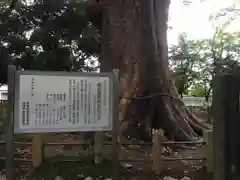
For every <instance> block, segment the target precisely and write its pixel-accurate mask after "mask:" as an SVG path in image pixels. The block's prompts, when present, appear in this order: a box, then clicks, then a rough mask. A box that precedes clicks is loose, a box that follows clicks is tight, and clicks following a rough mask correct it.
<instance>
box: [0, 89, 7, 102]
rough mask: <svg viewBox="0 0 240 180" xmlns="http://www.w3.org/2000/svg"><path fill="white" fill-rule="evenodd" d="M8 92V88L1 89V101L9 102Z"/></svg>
mask: <svg viewBox="0 0 240 180" xmlns="http://www.w3.org/2000/svg"><path fill="white" fill-rule="evenodd" d="M7 95H8V90H7V87H6V86H1V87H0V101H1V100H7Z"/></svg>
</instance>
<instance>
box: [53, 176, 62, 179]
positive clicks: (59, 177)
mask: <svg viewBox="0 0 240 180" xmlns="http://www.w3.org/2000/svg"><path fill="white" fill-rule="evenodd" d="M54 180H64V179H63V177H61V176H56V177H55V178H54Z"/></svg>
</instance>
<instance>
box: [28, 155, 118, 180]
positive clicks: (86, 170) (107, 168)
mask: <svg viewBox="0 0 240 180" xmlns="http://www.w3.org/2000/svg"><path fill="white" fill-rule="evenodd" d="M64 160H74V161H64ZM113 170H114V169H113V166H112V164H111V162H110V161H108V160H104V161H103V163H101V164H95V163H93V157H69V156H68V157H64V156H55V157H51V158H48V159H45V161H44V162H43V163H42V164H41V165H40V166H39V167H37V168H35V169H33V170H32V171H31V172H30V173H29V175H28V176H27V177H26V179H28V180H43V179H44V180H53V179H54V178H55V177H56V176H61V177H63V179H64V180H79V179H84V177H87V176H91V177H92V178H93V179H96V178H103V179H104V178H107V177H112V176H113V173H114V171H113Z"/></svg>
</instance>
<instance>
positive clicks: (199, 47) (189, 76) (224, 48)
mask: <svg viewBox="0 0 240 180" xmlns="http://www.w3.org/2000/svg"><path fill="white" fill-rule="evenodd" d="M169 54H170V65H171V70H172V74H173V79H174V81H175V83H176V86H177V89H178V91H179V93H180V94H183V93H188V94H189V93H190V94H192V95H194V94H195V95H196V94H198V95H199V96H202V94H204V96H205V97H206V98H208V97H209V96H210V95H211V90H212V79H213V77H214V76H215V75H216V74H218V73H222V72H233V71H235V69H238V68H239V59H240V32H235V33H227V32H224V31H222V30H221V29H218V30H217V31H216V33H215V35H214V37H213V38H212V39H203V40H188V39H187V36H186V35H185V34H182V35H181V36H180V37H179V43H178V45H175V46H172V47H171V48H170V52H169ZM193 88H196V89H195V90H194V89H193Z"/></svg>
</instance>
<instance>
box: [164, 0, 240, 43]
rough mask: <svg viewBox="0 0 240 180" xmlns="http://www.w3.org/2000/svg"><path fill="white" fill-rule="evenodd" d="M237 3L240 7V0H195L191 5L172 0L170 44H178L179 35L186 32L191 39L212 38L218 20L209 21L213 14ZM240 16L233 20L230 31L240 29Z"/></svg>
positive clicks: (179, 0)
mask: <svg viewBox="0 0 240 180" xmlns="http://www.w3.org/2000/svg"><path fill="white" fill-rule="evenodd" d="M233 4H235V5H236V6H237V8H240V7H239V6H240V0H205V1H204V2H200V0H194V3H192V4H191V5H189V6H186V5H184V4H183V3H182V1H181V0H172V2H171V5H170V9H169V16H170V17H169V19H170V21H169V26H170V27H172V29H171V30H169V31H168V44H169V45H171V44H176V42H177V39H178V35H179V33H181V32H186V33H187V35H188V38H189V39H202V38H211V37H212V36H213V33H214V29H213V25H214V24H216V22H215V23H214V22H211V21H209V17H210V15H211V14H216V13H217V12H219V11H220V9H223V8H227V7H230V6H232V5H233ZM224 21H225V19H223V18H222V19H221V20H220V21H219V22H218V23H220V24H221V23H223V22H224ZM237 21H238V22H240V18H239V17H238V18H237V19H236V20H235V21H233V22H232V23H231V24H230V26H229V28H228V29H227V30H228V31H237V30H240V23H237Z"/></svg>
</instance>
